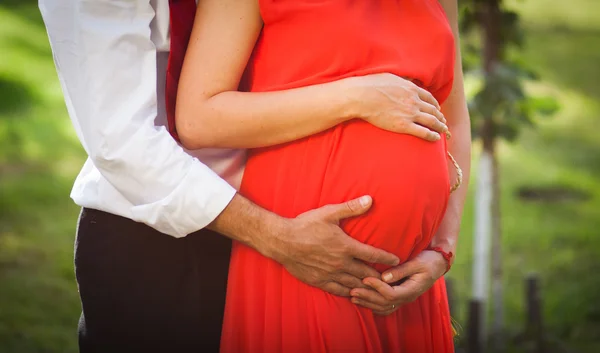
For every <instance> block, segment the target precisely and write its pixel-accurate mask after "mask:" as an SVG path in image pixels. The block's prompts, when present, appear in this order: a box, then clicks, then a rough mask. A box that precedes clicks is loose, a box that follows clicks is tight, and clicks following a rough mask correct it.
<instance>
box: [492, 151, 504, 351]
mask: <svg viewBox="0 0 600 353" xmlns="http://www.w3.org/2000/svg"><path fill="white" fill-rule="evenodd" d="M498 174H499V168H498V158H497V155H496V153H493V154H492V330H491V334H492V343H493V344H492V346H493V347H494V348H495V349H496V350H497V351H498V352H503V351H504V348H505V347H504V346H505V345H504V342H505V340H504V337H503V331H504V295H503V284H502V228H501V222H500V219H501V216H500V178H499V175H498Z"/></svg>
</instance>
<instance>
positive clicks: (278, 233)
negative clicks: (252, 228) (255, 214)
mask: <svg viewBox="0 0 600 353" xmlns="http://www.w3.org/2000/svg"><path fill="white" fill-rule="evenodd" d="M291 221H292V220H291V219H289V218H285V217H281V216H279V215H276V214H274V213H269V215H268V216H267V217H265V218H264V224H263V227H260V228H261V229H260V230H259V231H258V232H256V233H255V234H253V235H252V236H251V237H250V238H251V240H250V241H251V244H250V246H251V247H252V248H254V249H256V251H258V252H259V253H261V254H262V255H263V256H265V257H268V258H270V259H272V260H275V261H277V262H279V263H281V262H282V261H283V259H282V258H281V256H280V255H281V253H282V247H283V246H285V245H284V244H283V240H284V239H286V238H287V237H288V234H291V229H292V222H291Z"/></svg>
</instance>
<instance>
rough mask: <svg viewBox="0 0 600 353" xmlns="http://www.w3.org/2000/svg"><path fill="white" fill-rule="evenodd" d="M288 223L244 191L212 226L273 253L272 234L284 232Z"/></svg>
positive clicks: (227, 234)
mask: <svg viewBox="0 0 600 353" xmlns="http://www.w3.org/2000/svg"><path fill="white" fill-rule="evenodd" d="M287 225H288V222H287V219H286V218H284V217H281V216H278V215H276V214H275V213H273V212H269V211H267V210H265V209H264V208H262V207H260V206H258V205H256V204H255V203H253V202H252V201H250V200H248V199H247V198H245V197H243V196H241V195H240V194H236V195H235V196H234V197H233V199H232V200H231V202H230V203H229V205H227V207H225V209H224V210H223V212H221V214H220V215H219V216H218V217H217V218H215V220H214V221H213V222H212V223H211V224H210V225H209V226H208V228H209V229H211V230H214V231H216V232H218V233H221V234H223V235H225V236H227V237H229V238H231V239H234V240H237V241H239V242H241V243H243V244H246V245H248V246H250V247H252V248H254V249H256V250H257V251H259V252H261V253H262V254H263V255H265V256H267V257H271V254H270V253H269V247H270V244H271V240H272V239H271V238H273V236H274V235H278V234H283V233H284V232H285V231H286V229H287V228H286V227H287Z"/></svg>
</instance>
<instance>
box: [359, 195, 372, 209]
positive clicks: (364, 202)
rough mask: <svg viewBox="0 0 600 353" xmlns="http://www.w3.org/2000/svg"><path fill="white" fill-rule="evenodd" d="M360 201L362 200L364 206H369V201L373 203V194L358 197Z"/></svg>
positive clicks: (361, 203)
mask: <svg viewBox="0 0 600 353" xmlns="http://www.w3.org/2000/svg"><path fill="white" fill-rule="evenodd" d="M358 202H360V205H361V206H362V207H367V206H369V203H371V196H363V197H361V198H360V199H358Z"/></svg>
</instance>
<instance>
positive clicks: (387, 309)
mask: <svg viewBox="0 0 600 353" xmlns="http://www.w3.org/2000/svg"><path fill="white" fill-rule="evenodd" d="M352 303H354V304H356V305H360V306H362V307H364V308H367V309H371V310H373V311H374V312H377V313H386V312H392V311H393V310H395V308H393V309H392V308H391V307H390V306H388V307H385V306H381V305H377V304H373V303H371V302H367V301H364V300H362V299H358V298H352Z"/></svg>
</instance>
